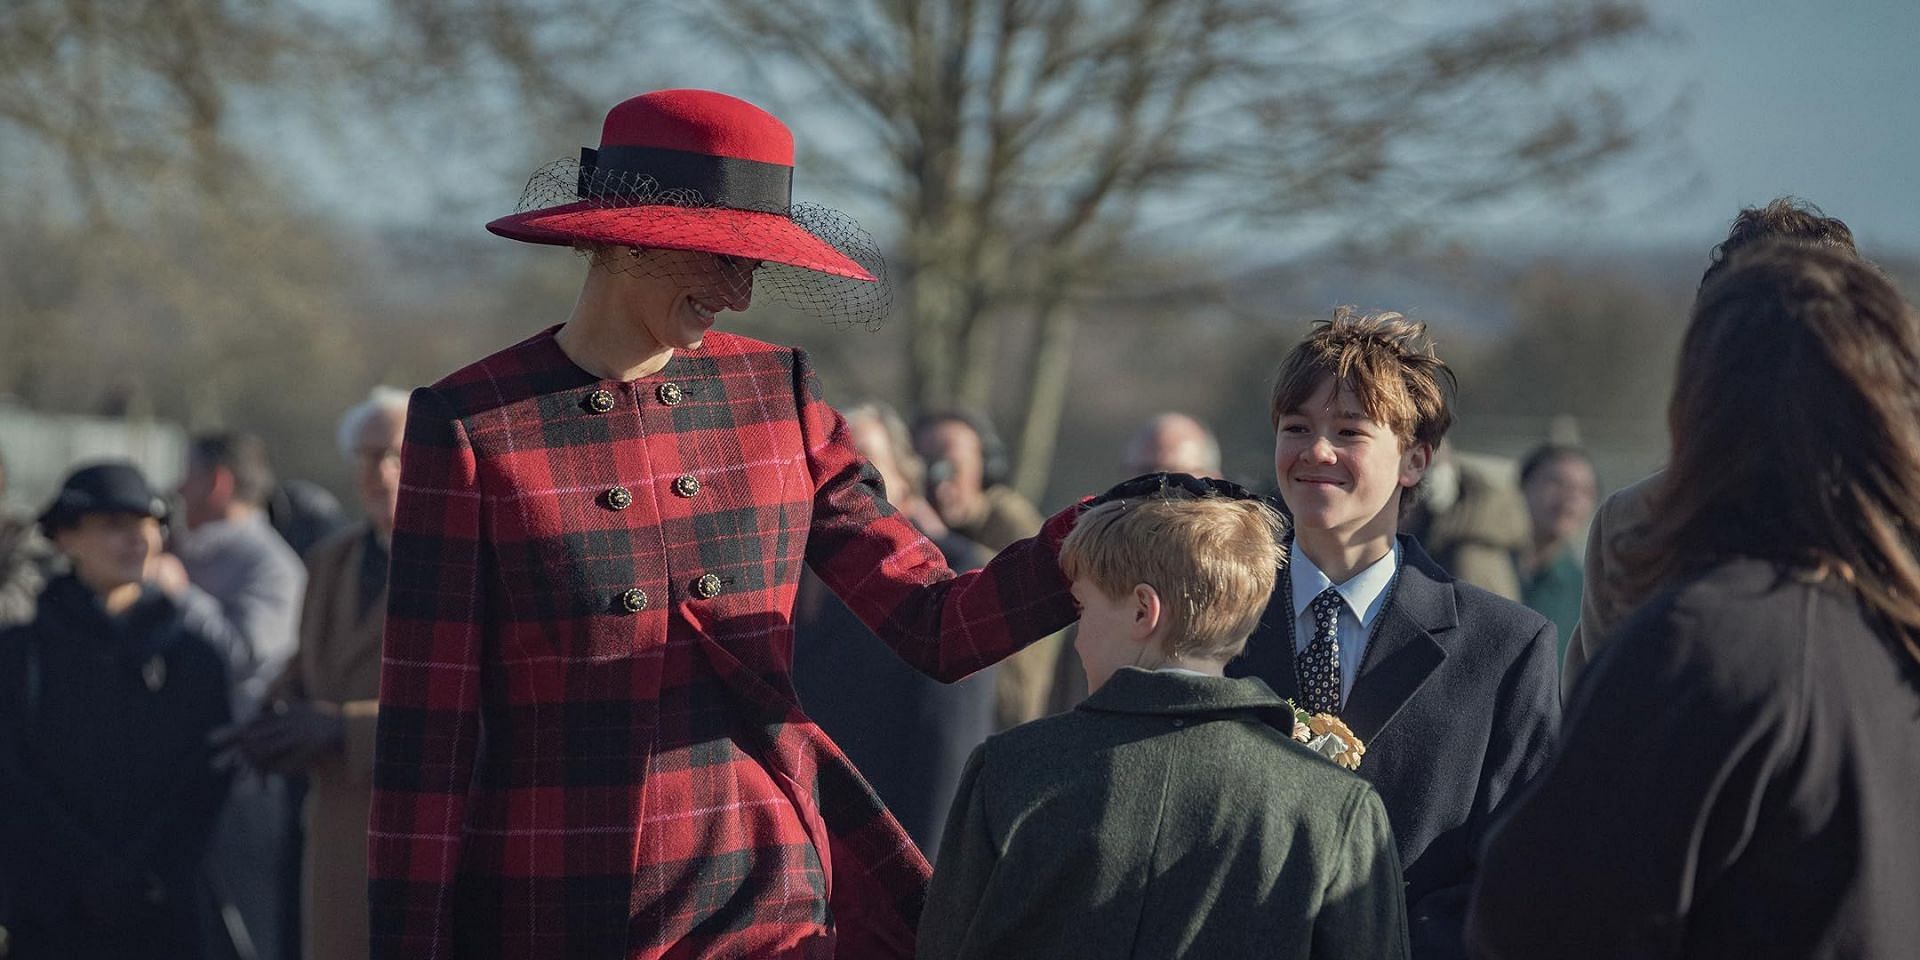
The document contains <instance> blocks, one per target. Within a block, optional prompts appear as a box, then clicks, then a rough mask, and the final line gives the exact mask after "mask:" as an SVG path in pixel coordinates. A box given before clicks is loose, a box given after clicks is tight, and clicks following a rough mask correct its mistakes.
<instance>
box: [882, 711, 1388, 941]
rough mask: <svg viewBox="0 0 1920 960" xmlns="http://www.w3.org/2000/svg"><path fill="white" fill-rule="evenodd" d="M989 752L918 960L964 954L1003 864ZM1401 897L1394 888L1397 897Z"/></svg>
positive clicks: (970, 783)
mask: <svg viewBox="0 0 1920 960" xmlns="http://www.w3.org/2000/svg"><path fill="white" fill-rule="evenodd" d="M986 750H987V745H986V744H984V743H983V744H981V745H980V746H978V747H975V748H974V750H973V755H972V756H970V757H968V758H967V766H966V769H965V771H963V772H962V773H961V775H960V788H959V789H958V790H956V791H955V792H954V797H953V806H952V807H950V808H949V809H948V811H947V828H946V832H944V833H943V834H941V836H940V862H939V863H938V864H937V865H935V867H934V870H933V882H932V883H931V884H930V885H929V886H928V888H927V905H926V909H924V910H922V911H921V913H920V935H919V945H918V949H917V951H916V952H915V954H914V956H915V957H917V958H918V960H949V958H953V957H958V956H960V954H961V950H962V948H963V947H964V946H965V945H966V942H967V934H968V933H969V932H970V931H971V930H972V928H973V925H974V919H975V917H976V915H977V914H978V913H979V912H980V901H981V899H982V898H983V897H985V896H986V892H987V882H988V881H989V880H990V879H991V878H992V877H993V870H994V866H995V865H996V864H997V863H998V862H999V855H998V853H997V848H996V847H995V845H994V841H993V832H992V830H991V829H989V827H988V825H987V805H986V793H985V789H984V786H983V784H982V783H981V774H982V769H983V768H984V767H985V766H986ZM1396 878H1397V871H1396ZM1398 893H1399V891H1398V890H1397V889H1396V890H1395V895H1396V898H1397V897H1398Z"/></svg>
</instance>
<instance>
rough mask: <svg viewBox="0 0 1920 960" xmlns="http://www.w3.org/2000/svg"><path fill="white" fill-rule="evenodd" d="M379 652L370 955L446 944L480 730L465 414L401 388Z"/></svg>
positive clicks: (478, 617)
mask: <svg viewBox="0 0 1920 960" xmlns="http://www.w3.org/2000/svg"><path fill="white" fill-rule="evenodd" d="M405 436H406V440H405V443H404V444H403V446H402V449H401V467H400V503H399V510H398V512H397V514H396V517H395V525H394V533H393V555H392V561H391V564H392V566H391V571H392V572H391V575H390V578H389V587H388V600H387V602H388V606H387V629H386V638H385V645H384V647H383V650H382V654H381V662H380V710H379V719H378V721H377V733H376V735H375V739H376V744H375V747H374V769H373V808H372V812H371V814H370V817H369V824H368V847H367V851H368V857H367V870H368V899H369V910H370V924H371V929H372V938H373V943H372V948H373V950H372V955H373V957H374V958H376V960H402V958H404V960H428V958H440V957H446V956H448V955H449V954H450V952H451V950H452V947H453V944H452V942H451V935H452V929H451V926H452V909H453V900H452V890H453V881H454V875H455V872H456V870H457V868H458V865H459V862H460V848H461V841H462V830H463V823H464V822H465V819H466V808H467V788H468V783H469V781H470V779H471V777H472V774H473V765H474V757H475V753H476V750H477V745H478V741H479V734H480V712H479V706H480V649H481V632H482V615H483V609H484V602H483V597H482V595H481V569H482V562H483V561H482V543H481V532H480V531H481V497H480V491H479V487H478V482H477V481H478V465H477V462H476V459H475V456H474V452H473V448H472V446H471V444H470V443H469V442H468V439H467V432H466V428H465V425H464V424H463V423H462V422H461V420H460V419H459V417H457V416H455V415H454V413H453V412H452V410H451V409H450V407H449V406H448V404H447V403H446V402H445V401H444V400H443V399H442V398H441V397H440V395H439V394H437V393H435V392H434V391H433V390H432V389H431V388H421V389H419V390H416V391H414V394H413V399H412V400H411V402H410V404H409V406H408V411H407V426H406V434H405Z"/></svg>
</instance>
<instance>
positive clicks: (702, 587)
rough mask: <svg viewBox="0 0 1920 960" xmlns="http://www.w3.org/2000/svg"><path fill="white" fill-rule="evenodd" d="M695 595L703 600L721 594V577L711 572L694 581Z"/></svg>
mask: <svg viewBox="0 0 1920 960" xmlns="http://www.w3.org/2000/svg"><path fill="white" fill-rule="evenodd" d="M693 595H694V596H696V597H699V598H700V599H702V600H712V599H713V598H714V597H717V596H719V595H720V578H719V577H717V576H714V575H713V574H711V573H709V574H706V575H704V576H702V577H701V578H700V579H698V580H695V581H694V582H693Z"/></svg>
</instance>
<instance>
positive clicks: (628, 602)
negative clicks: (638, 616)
mask: <svg viewBox="0 0 1920 960" xmlns="http://www.w3.org/2000/svg"><path fill="white" fill-rule="evenodd" d="M646 608H647V592H646V591H645V590H642V589H640V588H639V587H633V588H631V589H629V590H627V591H626V592H625V593H622V594H620V609H622V610H625V611H627V612H628V613H639V612H640V611H642V610H645V609H646Z"/></svg>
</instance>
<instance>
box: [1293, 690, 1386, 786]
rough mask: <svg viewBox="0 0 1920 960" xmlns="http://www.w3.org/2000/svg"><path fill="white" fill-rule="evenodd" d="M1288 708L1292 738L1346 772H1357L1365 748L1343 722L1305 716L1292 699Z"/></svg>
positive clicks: (1325, 715)
mask: <svg viewBox="0 0 1920 960" xmlns="http://www.w3.org/2000/svg"><path fill="white" fill-rule="evenodd" d="M1287 706H1288V707H1289V708H1291V709H1292V710H1293V739H1295V740H1297V741H1299V742H1300V743H1303V744H1306V746H1307V749H1309V750H1312V751H1313V752H1315V753H1317V754H1320V755H1321V756H1323V757H1326V758H1327V759H1328V760H1332V761H1333V762H1334V763H1337V764H1339V765H1341V766H1343V767H1345V768H1347V769H1348V770H1358V769H1360V758H1361V757H1364V756H1366V755H1367V745H1366V744H1364V743H1361V742H1360V738H1359V737H1358V736H1356V735H1355V734H1354V732H1353V728H1351V727H1349V726H1347V724H1346V721H1344V720H1341V719H1340V718H1339V717H1336V716H1334V715H1333V714H1331V713H1308V712H1306V711H1305V710H1302V709H1300V707H1299V706H1298V705H1297V704H1295V703H1294V702H1293V701H1292V700H1288V701H1287Z"/></svg>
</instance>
